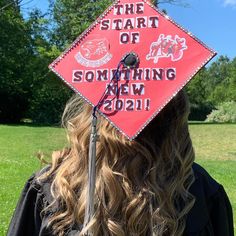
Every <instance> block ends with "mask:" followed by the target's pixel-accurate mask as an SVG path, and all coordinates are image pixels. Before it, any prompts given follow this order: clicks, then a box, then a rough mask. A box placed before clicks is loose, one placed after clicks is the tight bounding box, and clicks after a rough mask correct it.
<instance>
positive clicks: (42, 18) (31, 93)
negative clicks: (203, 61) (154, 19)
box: [0, 0, 236, 124]
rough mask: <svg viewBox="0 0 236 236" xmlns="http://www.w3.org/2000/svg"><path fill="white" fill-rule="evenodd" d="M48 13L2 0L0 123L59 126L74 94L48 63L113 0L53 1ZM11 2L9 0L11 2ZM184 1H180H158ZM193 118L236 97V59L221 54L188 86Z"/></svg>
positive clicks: (168, 0) (200, 117)
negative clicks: (29, 121)
mask: <svg viewBox="0 0 236 236" xmlns="http://www.w3.org/2000/svg"><path fill="white" fill-rule="evenodd" d="M50 2H51V4H50V8H49V10H48V12H47V13H46V14H42V13H41V12H40V11H39V10H37V9H34V10H32V11H31V12H30V14H29V16H28V17H27V19H24V18H23V17H22V14H21V11H20V3H21V1H8V0H0V30H1V34H0V81H1V83H0V122H18V121H20V119H22V118H24V117H27V118H30V119H32V120H33V121H35V122H38V123H50V124H52V123H53V124H55V123H58V122H59V120H60V116H61V113H62V110H63V107H64V105H65V103H66V101H67V99H68V98H69V97H70V96H71V94H72V93H73V92H72V91H71V90H70V89H69V88H67V87H66V86H65V85H64V84H63V82H61V80H59V79H58V78H56V76H55V75H54V74H53V73H52V72H49V70H48V65H49V64H50V63H51V62H52V61H53V60H54V59H55V58H56V57H57V56H58V55H59V54H60V53H61V52H62V51H63V50H65V49H66V48H67V47H68V45H69V44H71V43H72V42H73V41H74V40H75V39H76V37H77V36H78V35H80V34H81V33H82V32H83V31H84V30H85V29H86V28H87V27H88V26H89V25H90V24H91V23H92V22H93V21H94V20H95V19H96V18H97V17H98V16H99V15H100V14H101V13H102V12H103V11H104V10H105V9H106V8H107V7H108V5H109V4H111V3H112V0H97V1H91V0H70V1H69V0H50ZM9 3H10V4H9ZM162 3H170V4H176V3H178V4H184V2H182V1H181V0H163V1H161V0H160V1H156V4H160V5H159V6H160V7H161V6H162V5H161V4H162ZM187 93H188V94H189V97H190V102H191V110H192V112H191V116H190V118H191V119H194V120H204V119H205V118H206V115H207V114H209V113H210V112H211V110H212V109H213V108H215V107H217V106H218V105H219V104H221V103H223V102H230V101H236V58H234V59H233V60H230V59H229V58H228V57H226V56H220V57H219V58H218V59H217V60H216V61H215V62H213V63H212V64H211V65H210V66H208V67H206V68H203V69H202V70H201V71H200V72H199V73H198V74H197V75H196V76H195V78H194V79H193V80H192V81H191V82H190V83H189V85H188V86H187Z"/></svg>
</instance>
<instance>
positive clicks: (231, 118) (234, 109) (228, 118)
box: [206, 101, 236, 123]
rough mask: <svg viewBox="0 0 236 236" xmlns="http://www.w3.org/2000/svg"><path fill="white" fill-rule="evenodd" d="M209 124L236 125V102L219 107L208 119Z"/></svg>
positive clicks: (222, 104)
mask: <svg viewBox="0 0 236 236" xmlns="http://www.w3.org/2000/svg"><path fill="white" fill-rule="evenodd" d="M206 121H207V122H216V123H235V122H236V102H234V101H231V102H224V103H221V104H220V105H219V106H217V109H216V110H213V111H212V112H211V113H210V114H209V115H208V116H207V119H206Z"/></svg>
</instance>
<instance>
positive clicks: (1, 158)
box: [0, 124, 236, 236]
mask: <svg viewBox="0 0 236 236" xmlns="http://www.w3.org/2000/svg"><path fill="white" fill-rule="evenodd" d="M190 133H191V137H192V140H193V145H194V147H195V152H196V162H198V163H200V164H201V165H202V166H204V167H205V168H206V169H207V170H208V172H209V173H210V174H211V175H212V176H213V177H214V178H215V179H216V180H217V181H218V182H220V183H221V184H223V186H224V187H225V190H226V192H227V194H228V196H229V198H230V200H231V203H232V205H233V209H234V215H236V188H235V186H236V142H235V140H236V125H227V124H223V125H216V124H191V125H190ZM64 145H66V137H65V132H64V131H63V130H62V129H59V128H51V127H30V126H7V125H0V184H1V185H0V186H1V187H0V236H4V235H5V234H6V230H7V227H8V224H9V221H10V218H11V215H12V213H13V211H14V208H15V206H16V203H17V200H18V198H19V195H20V192H21V190H22V188H23V185H24V183H25V181H26V180H27V178H29V176H30V175H31V174H32V173H33V172H35V171H37V170H39V169H40V168H41V165H40V162H39V160H38V159H37V158H36V153H37V152H39V151H43V152H44V153H48V155H50V153H51V152H52V151H53V150H57V149H60V148H62V147H63V146H64ZM235 225H236V224H235Z"/></svg>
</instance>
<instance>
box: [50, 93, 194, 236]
mask: <svg viewBox="0 0 236 236" xmlns="http://www.w3.org/2000/svg"><path fill="white" fill-rule="evenodd" d="M91 113H92V108H91V107H90V105H88V104H83V103H82V102H81V100H80V99H79V97H78V96H75V97H74V98H73V99H71V100H70V101H69V102H68V105H67V107H66V109H65V112H64V115H63V124H64V126H65V128H66V129H67V133H68V139H69V143H70V148H69V149H68V150H66V151H65V150H64V151H62V152H58V153H56V154H54V155H53V159H52V167H51V169H50V171H49V172H48V173H47V176H48V175H53V183H52V193H53V196H54V199H55V201H54V202H53V203H52V204H51V205H50V206H49V208H48V209H46V210H49V209H50V208H51V207H53V206H54V204H57V205H58V204H59V206H61V207H59V208H58V210H57V211H56V212H54V214H53V215H52V216H51V219H50V222H49V224H50V227H52V229H53V230H54V232H55V234H56V235H63V234H64V232H65V231H66V230H67V229H68V228H69V226H70V225H72V224H76V225H80V226H81V225H82V224H83V219H84V212H85V205H86V202H87V200H86V188H87V173H88V149H89V137H90V131H91V128H90V126H91ZM188 114H189V105H188V100H187V98H186V95H185V93H184V92H183V91H181V92H179V93H178V94H177V95H176V97H175V98H173V99H172V100H171V101H170V102H169V103H168V105H166V107H165V108H164V109H163V110H162V111H161V112H160V113H159V114H158V115H157V116H156V118H154V119H153V120H152V121H151V122H150V124H148V125H147V127H146V128H145V129H144V130H143V131H142V132H141V134H139V136H138V137H137V138H136V139H135V140H134V141H130V140H128V139H127V138H126V137H125V136H124V135H123V134H121V133H120V132H118V131H117V130H116V129H115V128H114V127H113V126H112V125H111V124H110V123H109V121H107V120H106V119H105V118H103V117H100V116H99V122H98V133H99V141H98V143H97V153H96V191H95V214H94V217H93V219H92V220H91V222H90V223H89V225H88V227H87V228H89V229H90V232H93V235H94V236H97V235H117V236H124V235H158V236H159V235H160V236H161V235H168V236H171V235H175V236H178V235H182V233H183V230H184V227H185V215H186V214H187V213H188V211H189V210H190V209H191V207H192V205H193V202H194V199H193V197H192V196H191V195H190V193H189V192H188V189H189V187H190V185H191V183H192V182H193V174H192V163H193V161H194V153H193V148H192V143H191V140H190V137H189V132H188V124H187V118H188ZM82 234H83V232H81V235H82Z"/></svg>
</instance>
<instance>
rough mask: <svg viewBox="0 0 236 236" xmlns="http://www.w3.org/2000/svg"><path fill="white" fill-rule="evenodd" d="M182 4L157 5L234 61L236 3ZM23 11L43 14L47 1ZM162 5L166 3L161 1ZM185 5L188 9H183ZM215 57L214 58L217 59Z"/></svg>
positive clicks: (187, 0) (204, 0) (34, 0)
mask: <svg viewBox="0 0 236 236" xmlns="http://www.w3.org/2000/svg"><path fill="white" fill-rule="evenodd" d="M181 1H182V3H183V4H175V5H171V4H164V3H163V4H160V6H159V7H160V9H165V10H166V11H167V14H168V15H169V16H170V17H171V18H172V19H173V20H174V21H176V22H177V23H178V24H180V25H181V26H182V27H183V28H185V29H186V30H188V31H190V32H191V33H193V34H194V35H195V36H196V37H198V38H199V39H200V40H201V41H203V42H204V43H205V44H206V45H208V46H209V47H210V48H212V49H213V50H215V51H216V52H217V53H218V55H217V57H219V56H220V55H224V56H228V57H229V58H230V59H233V58H234V57H236V0H181ZM24 2H25V5H24V7H25V10H24V9H23V12H24V14H26V13H27V10H28V9H32V8H34V7H37V8H40V9H41V10H42V11H43V12H44V11H45V10H46V8H47V6H48V0H30V1H29V0H24ZM160 2H165V0H163V1H162V0H160ZM185 5H187V6H185ZM217 57H216V58H217Z"/></svg>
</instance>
